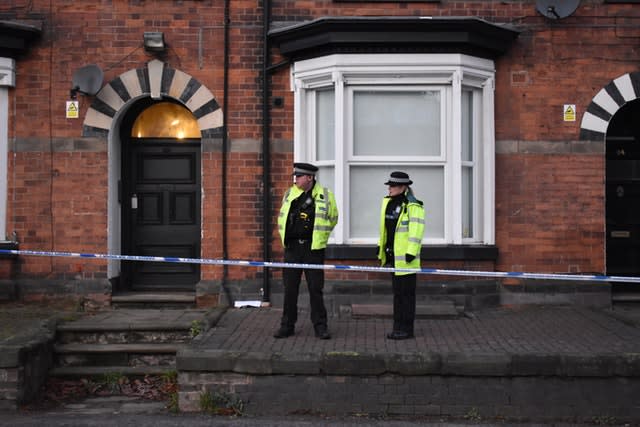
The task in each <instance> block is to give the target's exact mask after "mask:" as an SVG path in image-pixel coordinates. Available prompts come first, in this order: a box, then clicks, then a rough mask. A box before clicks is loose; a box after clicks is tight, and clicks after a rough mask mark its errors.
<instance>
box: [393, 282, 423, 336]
mask: <svg viewBox="0 0 640 427" xmlns="http://www.w3.org/2000/svg"><path fill="white" fill-rule="evenodd" d="M416 279H417V276H416V275H415V274H404V275H402V276H396V275H395V274H393V273H392V275H391V284H392V286H393V330H394V331H400V332H407V333H409V334H412V335H413V322H414V320H415V318H416V282H417V280H416Z"/></svg>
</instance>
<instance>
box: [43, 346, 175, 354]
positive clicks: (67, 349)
mask: <svg viewBox="0 0 640 427" xmlns="http://www.w3.org/2000/svg"><path fill="white" fill-rule="evenodd" d="M180 348H182V346H181V345H179V344H175V343H171V344H148V343H142V344H140V343H136V344H79V343H73V344H56V345H55V346H54V352H56V353H121V352H126V353H152V354H156V353H174V354H175V353H176V352H177V351H178V350H179V349H180Z"/></svg>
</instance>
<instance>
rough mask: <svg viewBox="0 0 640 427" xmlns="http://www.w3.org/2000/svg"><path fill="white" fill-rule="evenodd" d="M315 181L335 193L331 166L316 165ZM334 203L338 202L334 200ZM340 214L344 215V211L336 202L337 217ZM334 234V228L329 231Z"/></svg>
mask: <svg viewBox="0 0 640 427" xmlns="http://www.w3.org/2000/svg"><path fill="white" fill-rule="evenodd" d="M316 181H317V182H318V183H319V184H320V185H322V186H323V187H327V188H328V189H329V190H331V191H332V192H333V194H334V195H335V193H336V189H335V187H336V185H335V182H336V180H335V174H334V168H333V166H318V172H317V173H316ZM336 203H338V202H337V201H336ZM341 215H344V211H343V210H342V206H340V205H339V204H338V218H340V216H341ZM338 221H340V219H338ZM334 234H335V228H334V229H333V231H332V232H331V235H330V237H333V236H334Z"/></svg>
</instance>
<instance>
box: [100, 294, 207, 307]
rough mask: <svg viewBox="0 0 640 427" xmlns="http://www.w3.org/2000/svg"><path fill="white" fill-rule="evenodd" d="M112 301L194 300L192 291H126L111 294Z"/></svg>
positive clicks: (164, 301) (173, 301)
mask: <svg viewBox="0 0 640 427" xmlns="http://www.w3.org/2000/svg"><path fill="white" fill-rule="evenodd" d="M111 302H112V303H185V304H187V303H192V304H195V302H196V295H195V293H194V292H162V293H156V292H127V293H121V294H115V295H112V296H111Z"/></svg>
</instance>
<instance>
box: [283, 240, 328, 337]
mask: <svg viewBox="0 0 640 427" xmlns="http://www.w3.org/2000/svg"><path fill="white" fill-rule="evenodd" d="M284 261H285V262H290V263H304V264H324V249H320V250H313V251H312V250H311V240H304V241H299V240H293V241H291V242H287V247H286V248H285V250H284ZM303 272H304V277H305V279H306V281H307V289H308V290H309V305H310V306H311V323H313V327H314V328H315V329H316V330H318V328H319V327H323V328H326V327H327V310H326V308H325V306H324V297H323V294H322V289H323V288H324V270H315V269H302V268H285V269H283V272H282V279H283V282H284V306H283V310H282V320H281V321H280V324H281V326H284V327H286V328H291V329H293V327H294V326H295V324H296V321H297V320H298V294H299V291H300V282H301V280H302V273H303Z"/></svg>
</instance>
